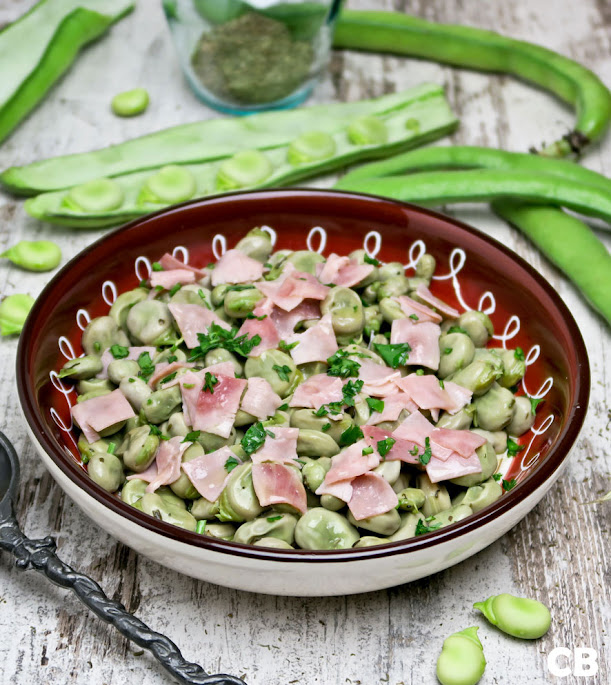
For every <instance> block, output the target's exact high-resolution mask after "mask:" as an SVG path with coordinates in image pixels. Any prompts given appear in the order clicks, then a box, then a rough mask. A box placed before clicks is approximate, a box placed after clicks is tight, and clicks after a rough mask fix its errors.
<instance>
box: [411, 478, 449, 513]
mask: <svg viewBox="0 0 611 685" xmlns="http://www.w3.org/2000/svg"><path fill="white" fill-rule="evenodd" d="M416 485H417V487H418V489H419V490H421V491H422V492H423V493H424V504H423V505H422V507H421V509H422V513H423V514H424V515H425V516H433V515H434V514H438V513H439V512H440V511H444V510H445V509H449V508H450V507H451V506H452V500H451V499H450V495H449V494H448V489H447V488H446V486H445V485H442V484H441V483H431V479H430V478H429V477H428V476H427V474H426V473H421V474H420V475H419V476H418V477H417V478H416Z"/></svg>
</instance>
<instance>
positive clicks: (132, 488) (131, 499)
mask: <svg viewBox="0 0 611 685" xmlns="http://www.w3.org/2000/svg"><path fill="white" fill-rule="evenodd" d="M147 487H148V483H147V482H146V481H145V480H140V478H132V480H126V481H125V483H124V485H123V487H122V488H121V499H122V500H123V501H124V502H125V503H126V504H129V505H130V506H132V507H133V506H134V505H135V504H136V502H139V501H140V500H141V499H142V498H143V497H144V495H145V493H146V488H147Z"/></svg>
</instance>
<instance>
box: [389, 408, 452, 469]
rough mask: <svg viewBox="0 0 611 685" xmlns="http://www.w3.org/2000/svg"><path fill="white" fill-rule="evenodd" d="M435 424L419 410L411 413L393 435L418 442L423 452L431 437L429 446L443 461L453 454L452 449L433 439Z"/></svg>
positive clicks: (435, 455)
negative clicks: (427, 440)
mask: <svg viewBox="0 0 611 685" xmlns="http://www.w3.org/2000/svg"><path fill="white" fill-rule="evenodd" d="M434 430H435V426H433V424H432V423H431V422H430V421H428V420H427V419H426V418H425V417H424V416H422V414H421V413H420V412H419V411H416V412H414V413H413V414H410V415H409V416H408V417H407V418H406V419H405V420H404V421H403V423H401V425H400V426H398V427H397V428H396V429H395V430H394V431H393V437H398V438H401V439H403V440H408V441H410V442H411V443H412V444H414V443H415V444H416V445H418V446H419V447H420V448H421V452H423V451H424V449H425V448H426V438H428V439H429V446H430V448H431V454H432V455H433V456H434V457H436V458H438V459H441V460H443V461H445V460H446V459H447V458H448V457H450V456H451V454H452V450H451V449H448V448H447V447H443V446H442V445H438V444H437V443H435V442H433V441H432V440H431V436H432V435H433V431H434Z"/></svg>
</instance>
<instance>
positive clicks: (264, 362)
mask: <svg viewBox="0 0 611 685" xmlns="http://www.w3.org/2000/svg"><path fill="white" fill-rule="evenodd" d="M274 366H280V367H284V366H288V367H289V371H288V372H287V374H286V377H287V380H283V378H280V376H279V375H278V372H277V371H276V370H275V369H274ZM244 375H245V376H246V378H252V377H253V376H260V377H261V378H264V379H265V380H266V381H267V382H268V383H269V384H270V385H271V386H272V390H273V391H274V392H275V393H276V394H278V395H280V397H286V396H287V395H288V394H289V391H290V390H291V385H292V384H293V382H294V381H295V379H296V378H297V367H296V366H295V362H294V361H293V359H292V358H291V357H290V356H289V355H288V354H286V353H285V352H281V351H280V350H266V351H265V352H263V353H261V355H259V356H258V357H249V358H248V359H247V360H246V364H245V365H244Z"/></svg>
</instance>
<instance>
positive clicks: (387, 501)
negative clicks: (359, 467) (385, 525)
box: [348, 473, 399, 521]
mask: <svg viewBox="0 0 611 685" xmlns="http://www.w3.org/2000/svg"><path fill="white" fill-rule="evenodd" d="M351 484H352V497H351V498H350V501H349V502H348V508H349V509H350V511H351V512H352V515H353V516H354V518H355V519H356V520H357V521H362V520H363V519H366V518H369V517H371V516H377V515H378V514H385V513H386V512H387V511H390V510H391V509H394V508H395V507H396V506H397V504H398V503H399V498H398V497H397V493H396V492H395V491H394V490H393V489H392V487H391V486H390V484H389V483H388V481H386V480H385V479H384V478H382V476H379V475H378V474H377V473H365V474H363V475H362V476H358V477H357V478H355V479H354V480H353V481H352V483H351Z"/></svg>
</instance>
